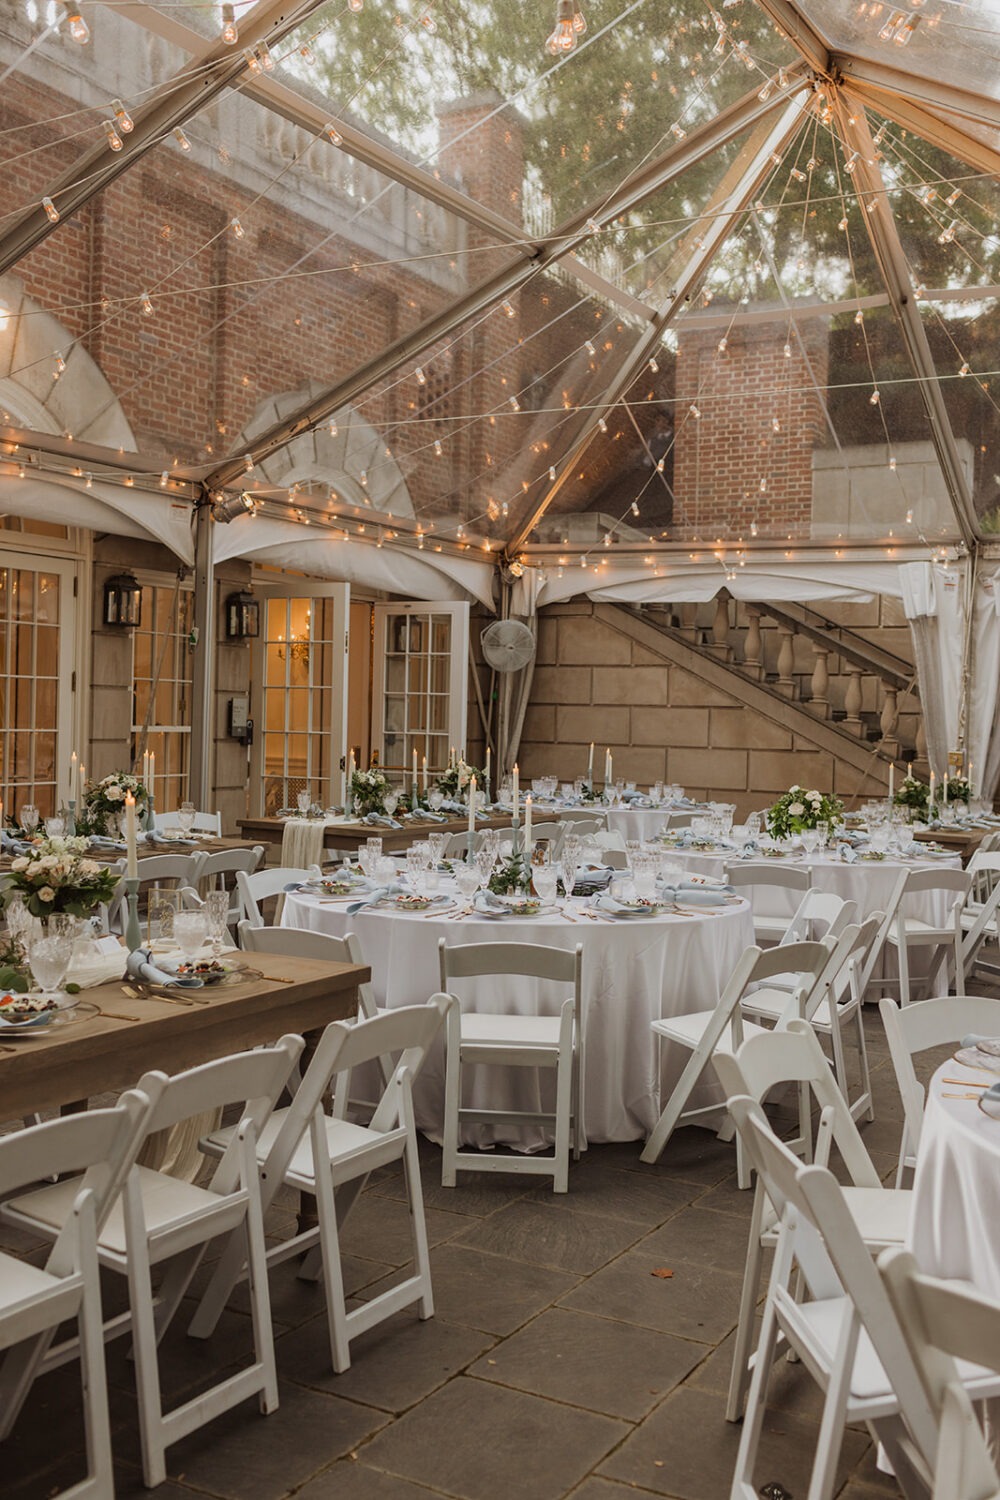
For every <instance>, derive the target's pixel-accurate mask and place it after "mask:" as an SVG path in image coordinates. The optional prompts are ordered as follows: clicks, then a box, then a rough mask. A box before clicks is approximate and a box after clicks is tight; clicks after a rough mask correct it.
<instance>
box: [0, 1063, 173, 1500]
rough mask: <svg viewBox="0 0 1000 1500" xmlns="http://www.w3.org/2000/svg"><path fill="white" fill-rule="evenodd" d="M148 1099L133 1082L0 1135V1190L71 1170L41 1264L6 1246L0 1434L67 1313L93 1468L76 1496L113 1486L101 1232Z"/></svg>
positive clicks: (1, 1273) (81, 1499)
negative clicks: (84, 1107)
mask: <svg viewBox="0 0 1000 1500" xmlns="http://www.w3.org/2000/svg"><path fill="white" fill-rule="evenodd" d="M149 1108H150V1103H149V1100H148V1099H147V1098H146V1096H145V1095H144V1094H141V1093H139V1092H138V1091H136V1090H133V1091H130V1092H129V1093H127V1094H123V1095H122V1097H121V1099H120V1100H119V1101H118V1104H117V1105H116V1106H115V1107H114V1108H113V1109H94V1110H90V1111H88V1112H87V1113H85V1114H80V1115H73V1116H72V1117H71V1118H70V1117H67V1118H65V1119H59V1120H49V1121H47V1122H46V1123H45V1124H42V1125H35V1126H33V1127H32V1128H31V1129H30V1130H24V1131H20V1132H19V1133H18V1134H16V1135H11V1136H8V1137H6V1138H5V1139H4V1140H2V1141H0V1193H4V1194H6V1193H11V1192H15V1191H17V1190H18V1189H20V1188H23V1187H26V1186H28V1185H29V1184H33V1183H37V1182H38V1181H39V1180H40V1179H42V1178H45V1177H49V1176H53V1175H55V1176H60V1175H62V1174H64V1173H72V1174H73V1176H72V1183H71V1195H70V1201H69V1207H68V1212H67V1214H66V1217H65V1222H64V1224H63V1226H62V1228H61V1230H60V1233H59V1234H58V1235H57V1236H56V1240H55V1243H54V1245H53V1247H52V1250H51V1251H50V1253H49V1256H48V1259H47V1260H46V1262H45V1265H44V1266H43V1267H39V1266H36V1265H34V1264H33V1263H32V1262H31V1261H28V1260H22V1259H20V1258H19V1257H16V1256H13V1255H8V1254H6V1253H5V1252H0V1350H3V1351H5V1354H4V1360H3V1364H2V1366H0V1440H2V1439H4V1438H6V1437H7V1436H8V1435H9V1434H10V1432H11V1429H12V1428H13V1426H14V1423H15V1422H16V1420H17V1417H18V1414H19V1413H20V1411H21V1409H22V1407H23V1405H24V1402H25V1400H26V1398H27V1396H28V1394H29V1392H30V1389H31V1385H32V1382H33V1381H34V1380H35V1377H36V1376H37V1375H38V1374H39V1373H41V1371H42V1370H43V1369H47V1368H50V1367H51V1363H52V1362H51V1361H50V1360H49V1359H48V1358H47V1355H48V1351H49V1349H50V1346H51V1344H52V1341H53V1338H54V1336H55V1333H56V1330H57V1328H58V1327H59V1325H60V1324H61V1323H64V1322H67V1321H69V1320H70V1319H75V1320H76V1323H77V1327H78V1330H79V1339H78V1341H74V1343H75V1347H76V1349H77V1351H78V1353H79V1357H80V1374H81V1379H82V1384H83V1426H84V1436H85V1439H86V1451H87V1473H86V1477H85V1478H84V1479H82V1480H80V1481H79V1482H78V1483H77V1484H74V1485H72V1486H71V1487H70V1488H69V1489H67V1490H62V1491H60V1494H61V1495H63V1496H66V1497H69V1496H72V1497H73V1500H91V1497H92V1500H108V1497H109V1496H111V1495H113V1494H114V1476H113V1473H112V1464H111V1432H110V1427H109V1423H108V1392H107V1382H106V1379H105V1368H104V1333H103V1327H102V1314H101V1284H100V1272H99V1268H98V1263H97V1233H98V1228H99V1225H100V1224H102V1223H103V1221H104V1219H105V1218H106V1217H107V1214H108V1212H109V1211H110V1208H111V1205H112V1203H113V1202H114V1200H115V1198H116V1197H117V1194H118V1192H119V1190H120V1188H121V1184H122V1180H123V1178H124V1176H125V1175H126V1173H127V1172H128V1171H129V1169H130V1167H131V1165H132V1162H133V1161H134V1160H135V1157H136V1153H137V1152H138V1150H139V1147H140V1145H141V1143H142V1139H143V1125H144V1121H145V1119H146V1117H147V1116H148V1114H149ZM81 1173H82V1174H83V1175H82V1176H81V1175H80V1174H81ZM55 1438H56V1434H53V1439H55Z"/></svg>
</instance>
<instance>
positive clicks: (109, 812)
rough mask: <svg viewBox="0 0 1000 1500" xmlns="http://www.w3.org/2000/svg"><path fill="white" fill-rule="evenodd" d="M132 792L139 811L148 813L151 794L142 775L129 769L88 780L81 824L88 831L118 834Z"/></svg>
mask: <svg viewBox="0 0 1000 1500" xmlns="http://www.w3.org/2000/svg"><path fill="white" fill-rule="evenodd" d="M129 792H131V793H132V796H133V797H134V798H135V806H136V812H137V813H141V812H144V811H145V809H146V808H147V806H148V805H149V793H148V792H147V790H146V788H145V786H144V785H143V783H142V781H141V779H140V778H139V777H138V776H133V775H131V774H130V773H129V772H128V771H113V772H112V773H111V775H110V776H105V777H103V778H102V780H100V781H88V782H87V787H86V791H85V792H84V796H83V808H82V810H81V812H80V814H79V816H78V817H77V820H76V821H77V826H78V827H79V828H81V829H82V830H83V831H84V832H88V833H100V834H117V832H118V824H117V820H118V819H119V818H120V817H121V815H122V813H123V812H124V811H125V798H126V796H127V794H128V793H129Z"/></svg>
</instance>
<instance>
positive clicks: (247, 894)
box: [236, 865, 318, 927]
mask: <svg viewBox="0 0 1000 1500" xmlns="http://www.w3.org/2000/svg"><path fill="white" fill-rule="evenodd" d="M317 873H318V869H316V868H314V869H300V868H294V867H292V866H290V865H277V866H275V867H274V868H273V869H270V870H256V871H254V873H253V874H252V875H248V874H247V872H246V871H245V870H237V871H236V888H237V890H238V891H239V893H240V902H241V906H242V913H243V919H245V920H246V921H247V922H249V923H250V925H251V927H263V926H264V925H265V923H264V915H263V913H262V911H261V909H260V903H261V902H262V901H268V900H270V899H271V897H272V896H277V897H278V898H279V909H278V911H277V912H276V913H275V915H276V918H277V916H278V915H279V914H280V903H281V900H282V899H283V897H284V892H285V887H286V886H288V885H301V884H304V883H305V882H306V881H307V880H313V879H315V878H316V875H317Z"/></svg>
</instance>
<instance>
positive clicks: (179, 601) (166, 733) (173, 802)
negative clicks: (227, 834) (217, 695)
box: [132, 583, 194, 812]
mask: <svg viewBox="0 0 1000 1500" xmlns="http://www.w3.org/2000/svg"><path fill="white" fill-rule="evenodd" d="M193 609H194V595H193V593H192V592H191V590H190V589H189V588H183V587H182V588H181V589H180V590H179V591H178V589H177V586H176V584H174V583H163V584H159V583H144V584H143V585H142V619H141V623H140V625H139V626H138V627H137V629H136V630H135V631H134V632H133V635H132V652H133V655H132V681H133V698H132V704H133V707H132V749H133V755H135V754H136V753H137V752H140V745H141V743H142V730H143V727H144V725H145V723H146V715H147V711H148V710H149V708H150V699H151V697H152V712H151V713H150V715H149V726H148V733H147V738H146V742H145V744H146V749H147V750H152V751H153V752H154V754H155V755H156V784H155V787H154V794H155V797H156V805H157V807H158V808H159V810H160V811H161V812H172V811H173V810H174V808H176V807H178V806H179V805H180V804H181V803H182V802H183V801H184V800H185V799H186V797H187V795H188V777H189V772H190V750H191V682H192V675H193V670H194V656H193V652H192V649H191V644H190V639H189V637H190V633H191V625H192V616H193ZM154 682H155V685H156V686H155V692H154V690H153V684H154ZM140 759H141V752H140Z"/></svg>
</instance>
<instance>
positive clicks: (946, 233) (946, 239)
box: [938, 219, 958, 245]
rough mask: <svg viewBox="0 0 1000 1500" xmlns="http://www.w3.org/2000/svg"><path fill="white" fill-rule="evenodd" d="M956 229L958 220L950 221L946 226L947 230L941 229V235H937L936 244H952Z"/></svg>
mask: <svg viewBox="0 0 1000 1500" xmlns="http://www.w3.org/2000/svg"><path fill="white" fill-rule="evenodd" d="M957 228H958V220H957V219H952V221H951V223H950V224H949V225H948V227H947V229H942V231H941V233H940V234H939V235H938V244H939V245H950V244H951V242H952V240H953V239H954V238H955V231H956V229H957Z"/></svg>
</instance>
